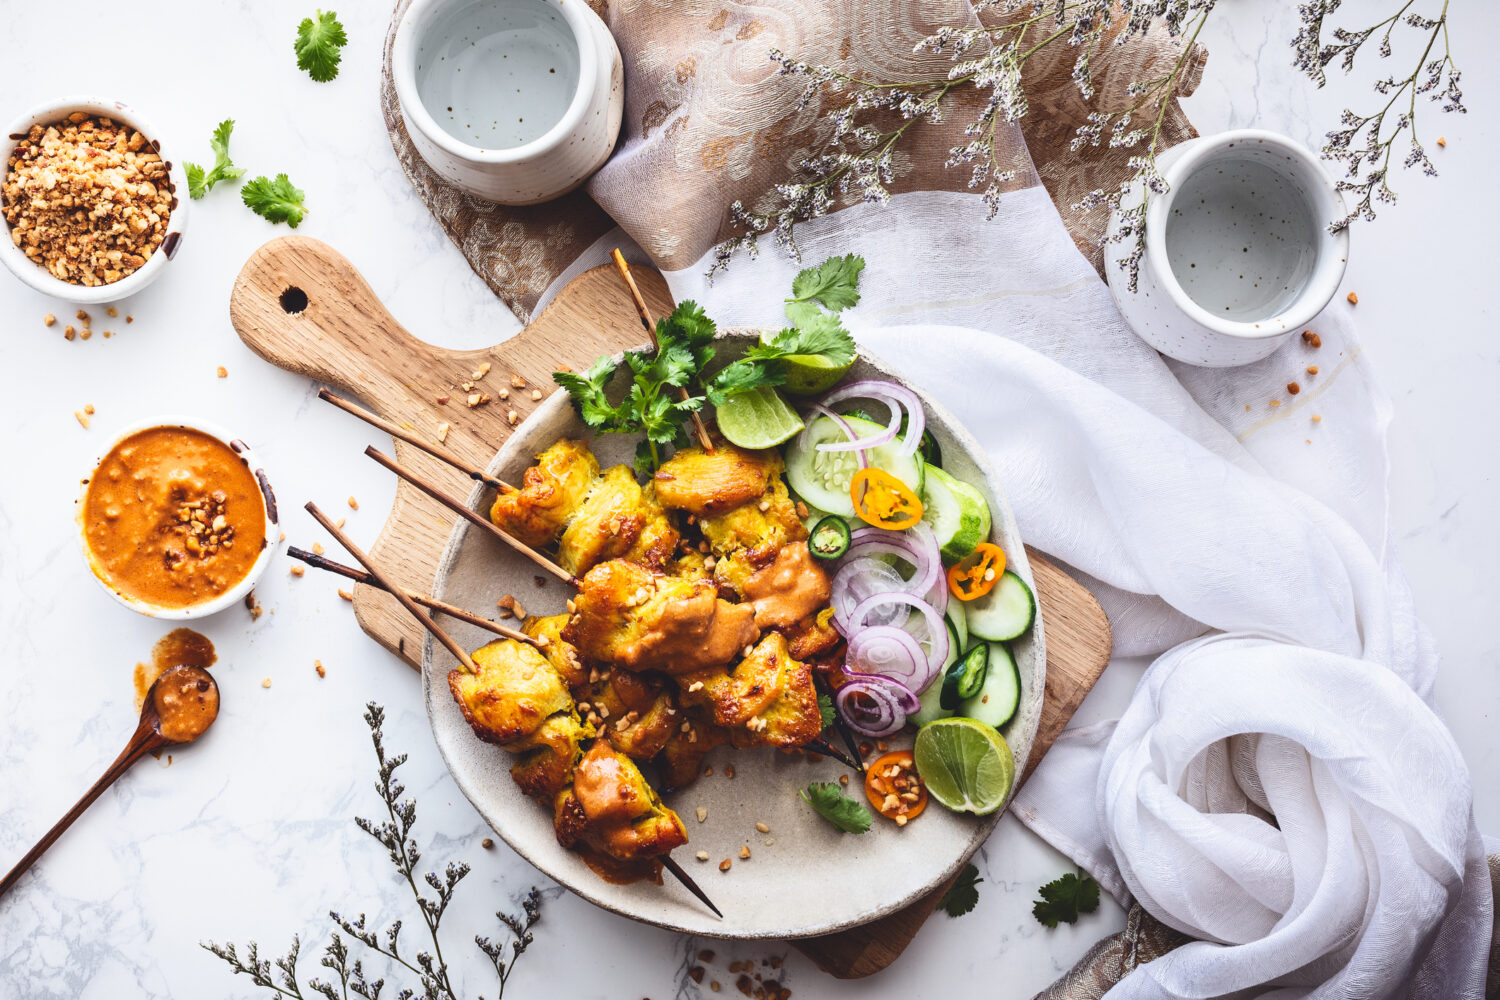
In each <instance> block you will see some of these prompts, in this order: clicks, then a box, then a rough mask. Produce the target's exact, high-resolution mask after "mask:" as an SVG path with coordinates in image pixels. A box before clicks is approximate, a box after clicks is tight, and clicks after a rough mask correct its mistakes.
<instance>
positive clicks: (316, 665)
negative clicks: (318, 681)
mask: <svg viewBox="0 0 1500 1000" xmlns="http://www.w3.org/2000/svg"><path fill="white" fill-rule="evenodd" d="M313 669H314V670H316V671H317V672H318V676H319V677H327V676H328V671H326V670H324V669H323V661H322V660H313Z"/></svg>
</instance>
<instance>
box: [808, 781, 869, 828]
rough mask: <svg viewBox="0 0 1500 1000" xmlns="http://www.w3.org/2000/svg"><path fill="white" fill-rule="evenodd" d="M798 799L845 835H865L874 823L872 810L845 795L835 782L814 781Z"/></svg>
mask: <svg viewBox="0 0 1500 1000" xmlns="http://www.w3.org/2000/svg"><path fill="white" fill-rule="evenodd" d="M797 795H798V797H799V798H801V799H802V801H803V802H806V803H807V804H808V805H810V806H812V807H813V811H814V812H816V813H817V814H818V815H819V816H822V817H823V818H824V819H826V820H827V821H828V822H830V823H832V824H833V825H834V826H836V827H838V828H839V829H840V830H842V831H844V832H845V833H864V832H865V831H866V830H868V829H870V823H871V822H872V821H873V820H872V818H871V816H870V810H868V809H866V808H865V807H864V805H863V804H861V803H859V802H856V801H855V800H854V799H851V798H850V797H849V796H847V795H845V794H844V790H843V789H842V788H840V787H839V785H838V783H837V782H833V781H814V782H813V783H812V784H810V785H808V786H807V787H806V788H804V789H802V791H800V792H798V793H797Z"/></svg>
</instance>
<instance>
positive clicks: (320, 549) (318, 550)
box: [313, 542, 323, 556]
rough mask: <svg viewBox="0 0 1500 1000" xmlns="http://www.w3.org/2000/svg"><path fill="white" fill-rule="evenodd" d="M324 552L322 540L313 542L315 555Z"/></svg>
mask: <svg viewBox="0 0 1500 1000" xmlns="http://www.w3.org/2000/svg"><path fill="white" fill-rule="evenodd" d="M322 554H323V543H322V542H313V555H315V556H320V555H322Z"/></svg>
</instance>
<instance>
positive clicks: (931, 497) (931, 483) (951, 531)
mask: <svg viewBox="0 0 1500 1000" xmlns="http://www.w3.org/2000/svg"><path fill="white" fill-rule="evenodd" d="M923 472H924V473H925V474H926V476H927V482H926V484H925V486H924V489H923V491H922V520H924V521H926V522H927V524H928V525H929V526H930V527H931V528H932V531H933V534H935V535H937V540H938V545H939V546H940V547H941V548H942V550H943V561H944V562H945V563H955V562H958V561H959V560H960V559H962V558H963V557H964V556H966V555H968V554H969V553H970V552H973V551H974V546H976V545H978V544H979V543H980V542H982V541H984V540H985V539H986V538H988V537H990V505H989V504H988V503H987V502H986V501H985V499H984V494H982V493H980V492H979V491H978V490H977V489H975V488H974V487H973V486H970V485H969V484H968V483H966V482H964V481H962V480H960V479H954V478H953V477H952V476H950V475H948V473H946V472H944V471H943V470H942V469H939V468H938V467H937V466H935V465H929V466H927V467H926V468H925V469H923Z"/></svg>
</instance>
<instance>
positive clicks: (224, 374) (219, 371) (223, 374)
mask: <svg viewBox="0 0 1500 1000" xmlns="http://www.w3.org/2000/svg"><path fill="white" fill-rule="evenodd" d="M105 336H106V337H107V336H109V334H107V333H106V334H105ZM214 374H215V375H217V376H219V378H228V377H229V369H228V368H225V367H224V366H223V365H220V366H219V367H218V368H216V369H214Z"/></svg>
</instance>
